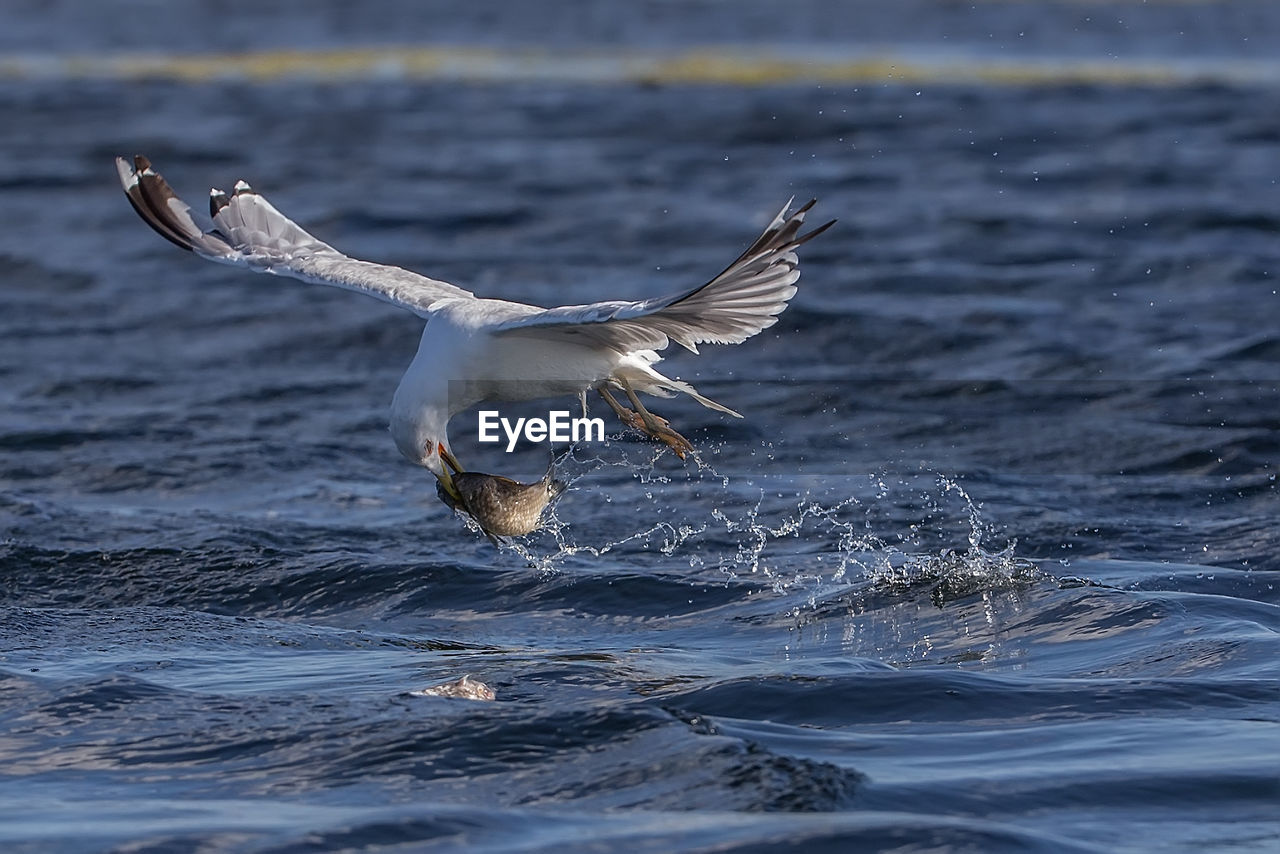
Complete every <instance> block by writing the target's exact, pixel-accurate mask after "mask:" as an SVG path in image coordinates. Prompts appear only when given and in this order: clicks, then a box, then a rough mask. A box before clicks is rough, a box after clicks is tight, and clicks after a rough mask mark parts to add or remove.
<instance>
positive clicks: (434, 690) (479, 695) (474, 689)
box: [409, 673, 498, 701]
mask: <svg viewBox="0 0 1280 854" xmlns="http://www.w3.org/2000/svg"><path fill="white" fill-rule="evenodd" d="M409 693H410V694H412V695H413V696H415V697H451V698H454V699H458V700H489V701H492V700H495V699H497V696H498V695H497V693H496V692H495V691H494V690H493V689H492V688H490V687H489V686H488V685H486V684H484V683H483V682H481V681H480V680H479V679H472V678H471V674H470V673H468V674H467V675H466V676H463V677H462V678H461V679H454V680H452V681H450V682H442V683H440V684H439V685H432V686H431V687H429V688H422V689H420V690H418V691H410V692H409Z"/></svg>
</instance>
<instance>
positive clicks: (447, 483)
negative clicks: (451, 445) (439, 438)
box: [436, 443, 462, 503]
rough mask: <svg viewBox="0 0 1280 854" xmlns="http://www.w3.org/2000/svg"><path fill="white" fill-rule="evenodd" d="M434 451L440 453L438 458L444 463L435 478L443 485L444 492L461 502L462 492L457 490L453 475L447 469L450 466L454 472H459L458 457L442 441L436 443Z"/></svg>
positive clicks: (460, 469)
mask: <svg viewBox="0 0 1280 854" xmlns="http://www.w3.org/2000/svg"><path fill="white" fill-rule="evenodd" d="M436 453H437V454H439V455H440V460H441V461H442V462H443V463H445V465H444V466H441V472H440V474H438V475H436V478H437V479H438V480H439V481H440V483H441V484H442V485H443V486H444V490H445V492H447V493H449V495H450V496H452V497H453V500H454V501H457V502H459V503H461V502H462V493H461V492H459V491H458V487H457V486H456V485H454V482H453V475H451V474H449V469H450V468H452V469H453V470H454V472H455V473H457V474H461V473H462V466H461V465H459V464H458V458H457V457H455V456H454V455H453V454H451V453H450V452H449V449H448V448H446V447H445V446H444V444H443V443H437V444H436Z"/></svg>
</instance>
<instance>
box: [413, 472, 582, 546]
mask: <svg viewBox="0 0 1280 854" xmlns="http://www.w3.org/2000/svg"><path fill="white" fill-rule="evenodd" d="M553 474H554V470H553V469H552V468H548V469H547V473H546V474H545V475H543V476H542V479H541V480H538V481H534V482H533V483H520V482H519V481H516V480H512V479H511V478H509V477H502V476H501V475H496V474H485V473H483V472H478V471H464V472H457V473H456V474H454V475H453V478H452V479H453V485H454V487H455V488H456V489H457V490H458V494H459V495H461V496H462V500H461V501H458V500H457V499H455V498H454V497H453V496H452V495H450V494H449V493H448V491H446V490H445V488H444V484H443V482H437V483H436V494H437V495H439V496H440V500H441V501H443V502H444V503H445V504H447V505H449V507H450V508H452V509H454V510H462V511H463V512H464V513H467V514H468V515H470V516H471V518H473V519H475V520H476V522H477V523H479V525H480V527H481V528H483V529H484V532H485V533H486V534H488V535H489V536H490V538H493V537H520V536H523V535H525V534H528V533H531V532H533V531H536V530H537V529H538V525H539V524H540V523H541V521H542V511H543V510H544V509H545V508H546V506H547V505H548V504H550V503H551V501H552V500H553V499H554V498H555V497H556V496H558V495H559V494H560V493H561V492H564V488H565V484H564V483H563V482H562V481H559V480H556V479H555V477H554V476H553Z"/></svg>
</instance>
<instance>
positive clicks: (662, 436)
mask: <svg viewBox="0 0 1280 854" xmlns="http://www.w3.org/2000/svg"><path fill="white" fill-rule="evenodd" d="M599 391H600V396H601V397H603V398H604V401H605V403H607V404H609V407H610V408H611V409H612V410H613V411H614V412H616V413H617V414H618V419H619V420H620V421H622V423H623V424H625V425H627V426H628V427H630V428H631V429H632V430H637V431H639V432H641V433H644V434H645V435H646V436H648V437H649V438H650V439H654V440H656V441H658V442H661V443H663V444H664V445H666V446H667V447H668V448H670V449H671V450H673V451H675V453H676V456H678V457H679V458H680V459H682V460H683V459H684V458H685V455H686V454H691V453H693V445H692V444H691V443H690V442H689V440H688V439H686V438H685V437H684V436H681V435H680V434H679V433H677V432H676V431H675V430H672V429H671V422H670V421H668V420H667V419H665V418H663V417H662V416H661V415H654V414H653V413H652V412H650V411H649V410H647V409H645V408H644V405H643V404H641V403H640V401H639V399H638V398H637V397H636V396H635V392H633V391H632V390H631V389H630V388H628V387H627V386H626V385H624V386H623V391H625V392H626V393H627V397H629V398H630V399H631V402H632V403H633V404H634V405H635V407H636V409H637V410H639V412H636V411H635V410H631V409H627V408H626V407H625V406H623V405H621V404H620V403H618V401H617V400H615V399H614V397H613V395H612V394H610V393H609V390H608V389H607V388H605V387H603V386H601V387H600V389H599Z"/></svg>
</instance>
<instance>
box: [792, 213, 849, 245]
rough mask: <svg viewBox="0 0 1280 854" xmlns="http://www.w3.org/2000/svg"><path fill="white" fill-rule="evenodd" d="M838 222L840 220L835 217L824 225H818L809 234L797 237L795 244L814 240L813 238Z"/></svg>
mask: <svg viewBox="0 0 1280 854" xmlns="http://www.w3.org/2000/svg"><path fill="white" fill-rule="evenodd" d="M837 222H839V220H836V219H833V220H831V221H830V222H824V223H823V224H822V225H820V226H818V227H817V228H815V229H814V230H813V231H811V232H809V233H808V234H802V235H800V236H799V237H797V238H796V241H795V244H794V245H796V246H799V245H800V244H801V243H808V242H809V241H810V240H813V238H815V237H817V236H818V235H819V234H822V232H824V231H826V230H827V229H828V228H830V227H831V226H833V225H835V224H836V223H837Z"/></svg>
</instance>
